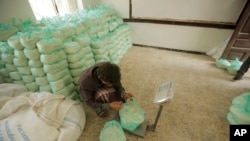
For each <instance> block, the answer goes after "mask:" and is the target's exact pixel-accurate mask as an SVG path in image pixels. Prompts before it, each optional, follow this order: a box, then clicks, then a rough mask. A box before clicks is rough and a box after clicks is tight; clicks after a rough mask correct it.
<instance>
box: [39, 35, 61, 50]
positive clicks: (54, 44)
mask: <svg viewBox="0 0 250 141" xmlns="http://www.w3.org/2000/svg"><path fill="white" fill-rule="evenodd" d="M36 45H37V48H38V50H39V52H40V53H45V54H49V53H52V52H54V51H57V50H60V49H62V48H63V43H62V40H60V39H57V38H44V39H42V40H39V41H38V42H37V43H36Z"/></svg>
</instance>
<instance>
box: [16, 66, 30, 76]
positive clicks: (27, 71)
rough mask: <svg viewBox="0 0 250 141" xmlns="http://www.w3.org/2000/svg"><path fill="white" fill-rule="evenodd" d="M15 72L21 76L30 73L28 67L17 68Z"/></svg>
mask: <svg viewBox="0 0 250 141" xmlns="http://www.w3.org/2000/svg"><path fill="white" fill-rule="evenodd" d="M17 70H18V72H19V73H20V74H21V75H31V71H30V68H29V67H28V66H23V67H17Z"/></svg>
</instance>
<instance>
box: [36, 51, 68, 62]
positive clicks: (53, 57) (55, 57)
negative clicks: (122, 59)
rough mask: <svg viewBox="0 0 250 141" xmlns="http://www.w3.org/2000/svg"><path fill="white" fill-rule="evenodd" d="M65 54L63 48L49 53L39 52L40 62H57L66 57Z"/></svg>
mask: <svg viewBox="0 0 250 141" xmlns="http://www.w3.org/2000/svg"><path fill="white" fill-rule="evenodd" d="M66 58H67V56H66V54H65V52H64V50H58V51H55V52H52V53H50V54H41V58H40V59H41V62H42V63H44V64H53V63H56V62H59V61H60V60H64V59H66Z"/></svg>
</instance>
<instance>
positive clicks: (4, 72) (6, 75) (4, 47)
mask: <svg viewBox="0 0 250 141" xmlns="http://www.w3.org/2000/svg"><path fill="white" fill-rule="evenodd" d="M0 52H1V54H0V55H1V56H0V57H1V62H0V66H1V67H0V74H1V76H2V79H3V81H4V82H7V83H12V82H13V80H12V79H11V76H10V73H11V74H12V73H13V72H15V71H16V70H17V69H16V67H15V65H14V64H13V58H14V50H13V49H12V48H11V47H10V46H9V45H8V44H7V43H6V42H0ZM12 75H15V74H12ZM13 77H16V79H21V76H20V75H18V76H13Z"/></svg>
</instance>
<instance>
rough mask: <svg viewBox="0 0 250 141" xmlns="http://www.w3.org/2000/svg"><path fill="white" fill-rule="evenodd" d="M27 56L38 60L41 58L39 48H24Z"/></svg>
mask: <svg viewBox="0 0 250 141" xmlns="http://www.w3.org/2000/svg"><path fill="white" fill-rule="evenodd" d="M24 54H25V56H26V57H27V58H28V59H30V60H38V59H40V53H39V51H38V49H37V48H34V49H27V48H25V49H24Z"/></svg>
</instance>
